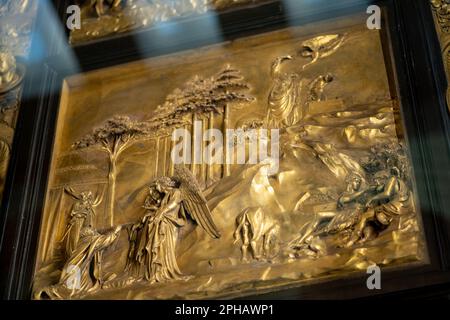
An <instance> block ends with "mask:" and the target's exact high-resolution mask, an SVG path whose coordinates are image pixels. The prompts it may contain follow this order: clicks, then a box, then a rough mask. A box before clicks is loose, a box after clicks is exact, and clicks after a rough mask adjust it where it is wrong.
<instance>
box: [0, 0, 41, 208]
mask: <svg viewBox="0 0 450 320" xmlns="http://www.w3.org/2000/svg"><path fill="white" fill-rule="evenodd" d="M36 7H37V2H36V1H32V0H14V1H13V0H7V1H2V2H1V3H0V202H1V199H2V196H3V189H4V184H5V179H6V174H7V170H8V165H9V159H10V153H11V144H12V140H13V136H14V130H15V127H16V120H17V114H18V111H19V106H20V99H21V91H22V82H23V78H24V76H25V67H24V64H23V63H21V62H19V61H20V58H25V57H27V56H28V51H29V47H30V42H31V41H30V38H31V36H30V35H31V28H32V24H33V20H34V16H35V15H36Z"/></svg>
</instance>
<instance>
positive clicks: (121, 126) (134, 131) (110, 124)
mask: <svg viewBox="0 0 450 320" xmlns="http://www.w3.org/2000/svg"><path fill="white" fill-rule="evenodd" d="M150 132H151V128H150V125H149V124H148V123H146V122H137V121H133V120H131V119H130V118H129V117H127V116H114V117H113V118H111V119H109V120H107V121H105V123H104V124H103V125H102V126H101V127H98V128H96V129H94V130H93V131H92V132H91V133H89V134H87V135H86V136H84V137H83V138H82V139H80V140H79V141H77V142H75V143H74V144H73V145H72V147H73V148H74V149H84V148H89V147H95V146H98V147H100V148H101V150H103V151H104V152H106V153H107V154H108V159H109V171H108V193H107V201H108V207H107V215H108V218H109V221H110V225H111V226H114V200H115V190H116V176H117V168H116V166H117V159H118V158H119V156H120V155H121V154H122V153H123V152H124V151H125V150H126V149H127V148H128V147H130V146H131V145H132V142H133V141H135V140H137V139H138V138H142V137H145V136H148V135H149V134H150Z"/></svg>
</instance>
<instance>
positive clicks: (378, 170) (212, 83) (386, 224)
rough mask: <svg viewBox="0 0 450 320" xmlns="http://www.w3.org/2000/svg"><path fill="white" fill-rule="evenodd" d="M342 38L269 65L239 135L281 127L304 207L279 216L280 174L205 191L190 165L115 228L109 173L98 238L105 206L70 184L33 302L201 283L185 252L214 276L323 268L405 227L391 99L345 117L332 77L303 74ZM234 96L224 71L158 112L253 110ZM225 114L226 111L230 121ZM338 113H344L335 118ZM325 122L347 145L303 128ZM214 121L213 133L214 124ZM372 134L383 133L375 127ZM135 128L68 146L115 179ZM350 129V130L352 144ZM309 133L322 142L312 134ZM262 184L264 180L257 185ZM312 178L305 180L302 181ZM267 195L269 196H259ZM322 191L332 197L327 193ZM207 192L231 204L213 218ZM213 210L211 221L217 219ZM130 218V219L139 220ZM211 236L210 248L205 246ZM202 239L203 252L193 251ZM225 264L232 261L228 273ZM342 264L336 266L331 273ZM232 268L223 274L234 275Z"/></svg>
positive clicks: (129, 125) (227, 178)
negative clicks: (60, 227)
mask: <svg viewBox="0 0 450 320" xmlns="http://www.w3.org/2000/svg"><path fill="white" fill-rule="evenodd" d="M346 40H347V34H345V35H343V34H342V35H341V34H331V35H324V36H318V37H315V38H312V39H309V40H306V41H303V42H302V43H301V45H302V46H301V49H300V51H299V52H300V54H299V55H300V57H301V58H300V59H302V60H303V62H304V63H303V64H302V65H301V68H300V69H301V70H300V71H298V70H297V69H295V70H294V69H293V68H291V69H290V71H289V72H283V70H284V69H285V65H284V63H285V62H286V61H292V60H294V59H295V58H294V57H293V55H292V56H291V55H285V56H281V57H278V58H275V59H274V61H273V63H272V64H271V69H270V71H271V72H270V74H271V77H272V86H271V89H270V90H269V92H268V93H267V100H266V103H267V105H266V106H267V108H266V113H265V114H263V113H260V116H261V117H260V118H258V119H252V120H251V121H250V122H246V123H244V125H242V126H241V127H240V128H243V130H246V128H247V129H252V128H261V127H268V128H278V129H281V130H280V131H282V133H281V141H285V142H283V143H280V149H281V150H280V151H281V154H280V158H281V159H280V162H284V164H285V165H286V166H287V168H285V169H283V170H285V172H284V173H283V174H285V176H288V174H291V175H292V173H294V174H295V175H296V179H297V180H291V181H292V183H297V184H296V185H292V186H291V185H287V184H285V185H283V187H282V191H283V192H292V193H295V192H300V191H297V188H301V190H303V191H301V192H302V194H299V195H297V196H299V197H300V200H299V201H298V202H297V204H296V205H295V207H294V208H293V209H292V210H291V209H289V210H288V209H286V208H287V207H293V206H291V203H288V201H287V200H286V198H285V199H284V200H282V201H281V202H283V203H282V204H281V203H280V202H279V201H278V199H277V195H275V193H276V192H275V191H274V189H273V187H272V185H271V184H270V182H269V180H270V179H272V181H273V180H277V179H279V177H276V176H277V174H274V175H269V173H268V171H267V170H263V168H264V167H266V166H267V165H270V164H265V163H260V164H256V165H250V164H247V165H246V166H245V168H247V169H245V168H244V169H242V170H244V171H245V170H248V171H247V172H245V173H244V174H240V173H236V172H233V173H232V174H226V175H223V176H222V177H221V180H220V181H218V182H217V183H214V184H212V185H209V186H208V185H206V184H204V185H203V187H204V188H203V189H202V187H201V185H202V184H201V183H200V182H201V181H199V180H198V177H196V175H195V172H194V173H193V172H192V171H193V170H192V168H191V170H189V169H187V168H186V167H185V166H184V165H174V167H173V170H167V172H170V173H167V172H165V173H163V174H161V175H153V177H154V178H153V180H152V181H151V182H150V183H149V184H148V185H147V186H146V187H145V192H146V198H145V200H144V203H143V205H142V208H143V211H144V212H143V214H142V216H141V217H140V218H139V219H138V221H132V222H130V223H127V224H124V225H118V226H115V227H114V225H115V223H114V215H113V214H114V212H115V209H114V208H115V206H114V200H115V189H114V186H115V176H112V175H111V172H110V174H109V177H113V179H110V181H109V188H108V191H107V197H106V198H107V201H108V203H107V206H106V212H105V215H107V216H108V217H109V218H110V219H108V220H109V221H110V226H111V228H110V229H108V230H98V229H97V228H95V226H94V223H93V221H94V219H93V217H94V216H95V208H96V207H97V206H98V205H99V204H100V203H102V201H103V195H101V196H97V197H95V196H94V195H93V193H92V192H89V191H85V192H81V193H80V194H77V193H76V192H75V191H74V190H72V189H71V188H69V187H67V188H66V189H65V192H66V193H67V194H69V195H71V196H72V197H73V198H74V199H75V203H74V204H73V206H72V209H71V212H70V218H69V223H68V226H67V228H66V232H65V233H64V237H63V239H62V240H63V243H64V248H65V250H64V252H65V258H64V261H63V262H62V263H61V265H63V267H62V272H61V275H60V277H59V281H58V283H57V284H55V285H50V286H46V287H44V288H43V289H41V288H37V291H36V297H37V298H52V299H64V298H82V297H85V296H87V295H90V294H93V293H94V292H95V291H97V290H99V289H102V288H103V289H108V288H118V287H120V288H122V287H126V286H130V285H133V284H136V283H147V284H149V285H154V284H160V283H165V282H168V281H180V283H182V281H183V280H185V281H186V280H189V279H192V278H193V277H197V276H199V275H200V276H201V275H203V273H202V272H203V271H204V270H203V271H199V273H198V274H197V273H196V274H194V273H195V272H193V271H188V272H187V273H185V272H183V268H180V265H181V266H182V267H183V265H182V264H180V262H181V263H183V262H184V260H186V259H187V258H186V255H184V258H183V259H184V260H181V258H180V256H183V253H185V252H188V254H189V259H191V254H192V256H193V257H194V256H195V257H194V258H193V261H192V264H193V265H194V264H195V265H196V267H197V266H200V265H201V263H203V262H205V261H207V262H208V266H209V267H211V268H212V269H214V266H219V267H223V266H224V265H226V267H225V271H227V270H228V271H230V270H231V269H232V268H233V267H236V265H237V266H241V267H243V268H244V266H247V267H251V266H254V265H259V266H261V265H262V266H266V265H270V266H275V265H279V266H281V265H283V266H284V265H286V264H289V263H290V262H292V261H297V262H298V261H304V260H303V259H320V258H321V257H324V256H327V255H328V254H329V253H330V252H334V253H336V252H338V251H339V250H341V251H339V252H344V251H347V252H350V251H352V250H354V249H355V248H358V247H361V246H364V245H365V244H367V243H368V242H370V241H372V240H375V239H377V238H381V237H382V236H383V235H384V234H387V233H388V230H391V231H392V230H399V229H400V227H399V226H395V225H394V224H396V223H400V222H399V220H401V219H402V215H403V214H408V213H415V209H414V203H413V202H414V201H413V196H412V184H411V178H410V177H411V175H410V172H409V171H410V166H409V162H408V157H407V151H406V149H405V147H404V146H403V144H402V143H401V142H400V139H398V138H397V137H395V136H394V134H391V132H389V131H388V130H389V128H391V127H392V125H393V124H394V120H393V118H394V116H393V114H392V113H393V112H394V111H393V107H392V101H389V102H388V103H387V104H383V105H381V107H380V105H377V104H376V103H367V105H365V106H364V108H365V109H364V108H361V106H357V107H358V109H357V111H354V109H355V108H354V109H351V108H350V107H349V106H347V107H346V109H344V110H345V111H348V110H351V111H348V112H341V111H342V110H343V109H342V108H341V106H344V102H343V99H334V100H333V101H327V97H326V95H325V91H326V90H325V89H326V86H327V85H328V84H329V83H331V82H333V81H334V80H335V77H334V75H333V74H331V73H324V74H321V75H318V76H317V75H316V76H314V75H313V76H312V77H311V73H307V74H303V73H302V72H303V71H305V70H307V69H308V68H310V67H311V66H313V65H314V64H316V63H317V62H318V61H320V60H321V59H323V58H326V57H329V56H331V55H333V54H335V53H336V52H337V51H338V50H339V48H341V47H342V46H343V44H344V42H345V41H346ZM305 61H306V62H305ZM294 62H295V61H294ZM308 71H309V70H308ZM308 76H309V78H308ZM229 87H230V88H231V87H232V88H240V89H245V92H246V91H248V90H250V86H249V85H248V84H247V83H244V82H243V81H242V77H241V75H240V72H238V71H237V70H234V69H231V68H229V67H228V68H226V69H225V70H224V71H222V72H221V73H219V74H218V75H217V76H216V77H213V78H211V80H208V81H203V80H201V79H196V80H195V81H194V82H193V85H190V86H187V88H188V89H186V90H177V95H171V98H168V99H167V101H166V103H165V105H164V106H165V107H166V108H165V109H167V110H168V111H170V112H172V113H170V112H169V113H168V114H181V115H182V116H185V115H191V113H192V115H195V114H196V112H197V111H198V110H202V109H201V108H204V107H205V106H207V107H208V108H210V109H206V110H207V111H208V114H213V112H214V110H213V109H215V108H218V107H223V109H224V110H225V109H227V108H229V106H230V105H231V104H232V103H252V102H253V101H254V100H255V99H253V98H250V96H248V95H247V94H246V93H245V94H244V93H240V91H239V92H238V91H233V92H231V91H229V90H228V89H226V88H229ZM192 88H194V89H196V90H193V89H192ZM205 88H206V89H208V90H206V89H205ZM224 88H225V89H224ZM203 91H205V92H206V93H207V94H203V93H202V92H203ZM178 97H180V99H179V98H178ZM230 97H232V98H233V99H231V98H230ZM211 101H212V102H211ZM194 107H196V108H197V107H199V108H197V109H196V108H194ZM211 108H212V109H211ZM165 109H164V110H165ZM363 109H364V110H363ZM157 110H159V111H161V110H163V108H159V109H157ZM353 111H354V112H353ZM174 112H175V113H174ZM159 113H160V115H159V118H155V120H154V121H153V122H155V123H157V124H158V126H155V125H154V124H153V122H152V123H151V124H152V125H153V126H149V128H150V127H151V128H153V129H155V128H156V129H157V130H161V128H162V124H164V123H166V122H167V121H166V122H165V120H164V119H166V118H164V117H166V116H167V115H166V113H167V112H166V113H163V112H159ZM197 113H198V112H197ZM227 113H228V112H226V111H223V114H224V115H223V118H224V119H225V120H226V121H225V122H226V123H228V118H227V117H226V116H225V115H226V114H227ZM339 113H341V115H339V116H338V114H339ZM218 114H220V112H218ZM387 114H389V115H387ZM314 117H316V118H314ZM346 117H347V118H346ZM193 118H195V117H193ZM170 119H171V120H173V119H172V118H170ZM243 119H246V118H245V117H244V118H243ZM317 119H319V120H317ZM329 119H331V120H332V121H338V122H339V123H340V124H341V125H340V126H334V124H335V122H332V121H330V123H331V125H329V127H327V129H328V131H327V132H328V133H327V135H328V136H326V138H330V139H334V138H335V137H338V138H337V139H340V140H338V141H344V142H338V143H341V146H333V145H332V142H328V141H327V142H326V143H325V141H323V140H324V139H323V137H322V136H320V131H313V130H309V129H308V128H306V127H308V124H310V123H314V124H315V125H316V127H318V125H317V123H319V122H320V121H322V122H323V123H326V121H328V120H329ZM308 121H309V122H308ZM168 123H169V124H171V123H172V122H168ZM210 123H211V127H212V124H213V121H210ZM344 124H345V125H344ZM377 125H379V126H380V127H379V128H382V129H378V127H376V128H374V127H375V126H377ZM142 127H143V126H142V125H140V124H139V123H137V122H136V123H134V122H133V121H131V120H130V119H129V118H128V117H126V118H124V117H122V118H120V117H119V118H117V117H116V118H114V119H113V120H109V121H108V122H107V125H106V126H104V127H101V128H97V129H96V130H94V133H93V134H91V135H89V136H87V138H84V139H82V140H80V141H79V142H77V143H75V147H76V148H85V147H89V146H91V145H92V146H95V145H100V146H103V150H106V151H108V153H109V155H110V157H109V158H110V159H114V161H112V160H111V163H110V171H112V172H113V173H114V172H115V170H111V168H115V167H116V163H115V161H116V160H117V158H118V155H119V154H120V152H122V150H125V148H127V147H128V146H129V145H131V143H132V142H133V141H135V140H134V139H135V138H136V137H139V136H141V135H144V134H147V132H144V131H142ZM169 127H170V126H168V128H169ZM309 127H311V126H309ZM330 128H331V129H330ZM348 128H350V129H352V131H351V132H352V134H350V135H349V134H348V132H347V131H349V130H347V129H348ZM156 129H155V130H156ZM155 130H154V131H155ZM357 130H360V131H359V132H363V131H364V130H366V131H367V130H372V131H370V132H372V133H373V132H375V134H372V135H371V136H370V137H369V138H367V137H366V136H364V134H360V136H361V137H362V138H361V139H364V138H367V139H366V140H365V141H367V142H368V143H369V145H365V144H360V145H358V144H357V143H355V139H356V138H355V136H356V135H357V134H359V133H358V132H357ZM376 130H380V132H381V133H382V134H380V135H379V137H381V140H380V141H378V140H377V137H378V136H377V135H376V134H377V133H376V132H377V131H376ZM316 132H319V134H317V135H315V134H316ZM355 132H357V133H355ZM386 132H388V133H387V134H385V133H386ZM386 137H387V138H386ZM342 145H344V147H342ZM338 148H339V149H338ZM290 154H291V155H290ZM111 155H113V156H111ZM289 157H291V158H289ZM305 159H310V160H308V161H309V163H310V164H309V165H311V166H312V167H307V164H306V162H308V161H305ZM291 160H292V161H291ZM282 165H283V163H282ZM248 168H250V169H248ZM311 168H313V170H310V169H311ZM316 168H322V169H323V170H324V171H327V172H326V173H325V174H324V176H326V179H327V180H326V182H325V184H324V181H323V179H322V181H320V182H319V181H318V180H320V179H321V178H319V177H316V176H314V174H315V173H314V172H315V170H314V169H316ZM239 170H241V169H239ZM239 170H237V171H239ZM311 171H314V172H311ZM172 172H173V175H172ZM256 172H257V173H256ZM286 172H288V174H286ZM258 175H259V178H256V177H257V176H258ZM319 175H320V174H319ZM248 177H252V179H253V180H251V179H250V180H251V181H250V180H249V179H248ZM305 177H306V178H305ZM246 179H247V180H246ZM257 179H259V180H257ZM308 179H309V180H308ZM280 180H282V179H280ZM307 180H308V181H310V182H305V181H307ZM344 180H345V182H344ZM244 181H245V182H244ZM249 181H250V182H249ZM298 181H300V182H298ZM311 181H312V182H311ZM330 181H333V182H334V183H336V185H334V186H326V183H333V182H330ZM221 183H223V185H224V187H223V188H221V187H220V185H221ZM245 183H248V184H249V185H250V186H247V185H245ZM244 185H245V186H244ZM255 186H256V187H255ZM247 187H248V189H245V188H247ZM252 188H253V189H252ZM345 188H346V190H345V191H343V190H344V189H345ZM225 189H226V190H225ZM236 190H238V191H236ZM254 190H256V191H255V193H256V194H257V195H256V196H254V197H253V198H252V197H251V196H248V195H245V193H246V192H247V193H248V194H251V193H252V192H253V191H254ZM264 190H266V191H267V193H266V194H262V192H263V191H264ZM323 190H328V191H330V190H331V191H332V192H331V193H330V194H326V191H323ZM136 192H137V191H136ZM233 192H235V193H234V194H233ZM314 192H316V193H317V194H313V193H314ZM258 193H261V194H258ZM211 194H214V196H215V197H216V198H220V201H224V200H226V201H228V202H229V203H228V205H227V207H226V209H223V208H222V209H220V208H219V209H218V210H216V208H217V207H218V205H217V203H219V202H217V201H216V202H215V201H212V200H211V199H214V196H211ZM246 197H247V198H246ZM264 198H267V199H264ZM291 199H292V197H291ZM308 199H309V200H308ZM259 200H261V201H259ZM265 200H267V201H266V202H264V201H265ZM271 200H273V203H274V205H272V206H271V205H268V204H267V203H269V202H270V201H271ZM139 201H140V202H141V201H142V199H141V200H139ZM226 201H224V202H226ZM308 201H309V202H308ZM263 203H265V204H263ZM211 209H212V210H211ZM221 210H222V211H221ZM211 211H213V212H214V219H213V215H212V213H211ZM221 214H222V215H223V216H221ZM133 217H134V218H133V219H135V217H136V216H135V215H134V216H133ZM299 217H300V218H302V219H303V220H301V222H299V221H300V220H296V219H298V218H299ZM305 217H306V218H305ZM283 220H284V222H283ZM287 225H289V226H287ZM217 226H220V227H221V230H219V228H218V227H217ZM195 227H200V228H198V229H199V230H198V231H199V233H201V234H200V236H199V235H197V234H196V237H195V240H194V241H193V242H195V243H194V244H193V245H191V246H190V247H189V249H188V250H185V251H184V252H183V253H181V254H180V252H179V250H178V249H180V247H183V245H184V243H183V241H184V239H185V238H186V237H185V236H186V234H189V232H192V230H194V228H195ZM123 231H126V233H127V234H126V236H127V241H126V245H125V246H121V247H120V248H119V249H120V250H115V249H114V250H110V251H113V252H117V251H122V252H123V253H125V251H126V262H125V261H123V262H124V267H123V270H121V271H120V272H116V271H115V273H112V272H105V270H104V263H103V261H104V259H103V255H104V253H105V251H106V250H107V249H108V248H111V247H114V246H115V243H117V242H118V241H119V237H120V236H121V234H124V232H123ZM124 235H125V234H124ZM218 238H220V239H219V240H217V242H215V243H214V244H213V243H211V242H208V241H211V240H210V239H218ZM122 239H123V237H122ZM191 240H192V239H191ZM214 241H216V240H214ZM388 241H389V239H388ZM197 242H198V243H200V245H198V246H197V247H195V245H196V244H197ZM205 244H206V245H205ZM216 244H217V249H216V248H215V249H213V250H212V251H214V252H213V253H214V254H215V256H214V257H210V256H209V254H208V253H204V254H203V253H199V251H203V250H204V251H207V250H209V249H210V247H213V246H214V245H216ZM193 247H194V248H193ZM192 248H193V249H192ZM219 251H220V253H218V254H217V252H219ZM124 256H125V255H124ZM116 257H117V255H116ZM230 261H231V262H230ZM228 262H230V264H228V265H227V263H228ZM189 263H191V261H189ZM230 266H231V267H230ZM340 267H341V266H336V269H339V268H340ZM199 268H200V267H199ZM226 268H228V269H226ZM116 269H117V268H116ZM280 269H281V268H280ZM208 270H211V269H208ZM233 270H234V271H233ZM233 270H231V271H230V274H231V273H233V272H235V270H236V269H233ZM213 271H214V270H213ZM224 273H226V272H224ZM252 279H253V278H252ZM261 279H262V278H261V277H260V278H256V280H261ZM252 281H254V280H252ZM208 283H209V281H208ZM186 290H188V289H186ZM189 290H190V289H189ZM182 294H183V293H181V295H182Z"/></svg>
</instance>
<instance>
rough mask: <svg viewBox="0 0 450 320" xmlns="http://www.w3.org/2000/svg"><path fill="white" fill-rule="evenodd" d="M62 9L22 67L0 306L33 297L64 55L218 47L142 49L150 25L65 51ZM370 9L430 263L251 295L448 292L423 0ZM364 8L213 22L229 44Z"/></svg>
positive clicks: (432, 52)
mask: <svg viewBox="0 0 450 320" xmlns="http://www.w3.org/2000/svg"><path fill="white" fill-rule="evenodd" d="M70 2H71V1H68V0H65V1H61V0H55V1H53V7H50V8H52V10H53V9H54V10H55V11H56V13H57V14H58V16H59V19H60V20H59V24H60V25H59V29H60V30H55V26H52V25H49V24H48V23H49V21H51V19H50V17H49V13H48V10H46V6H45V4H46V3H47V1H42V2H41V1H40V8H39V11H38V19H37V22H36V25H35V34H36V36H35V37H33V42H32V48H37V47H38V46H39V47H41V48H42V47H43V48H44V50H43V52H42V50H41V53H42V54H41V56H40V57H34V59H30V61H29V63H28V66H27V74H26V79H25V83H24V94H23V101H22V105H21V109H20V113H19V117H18V123H17V128H16V133H15V137H14V142H13V148H12V157H11V162H10V167H9V171H8V177H7V182H6V187H5V192H4V195H3V203H2V207H1V212H0V235H1V238H0V290H1V295H2V297H3V298H4V299H29V298H30V297H31V286H32V279H33V271H34V265H35V258H36V253H37V247H38V245H37V244H38V243H37V241H38V234H39V229H40V222H41V215H42V213H43V207H44V201H45V195H46V188H47V182H48V176H49V169H50V159H51V154H52V147H53V142H54V134H55V125H56V119H57V113H58V107H59V98H60V91H61V85H62V80H63V79H64V78H65V77H66V76H68V75H70V74H72V73H73V72H74V70H73V69H72V70H71V69H70V68H68V67H67V65H66V64H65V57H67V55H68V54H74V55H75V57H76V59H77V61H78V62H79V64H80V68H81V71H82V72H84V71H89V70H93V69H99V68H103V67H108V66H112V65H116V64H121V63H125V62H129V61H135V60H138V59H141V58H145V57H150V56H158V55H162V54H166V53H170V52H176V51H179V50H184V49H189V48H196V47H201V46H203V45H207V44H211V43H214V41H216V40H215V38H214V35H212V34H208V32H207V31H206V32H203V33H201V34H190V35H189V37H186V36H185V35H183V34H181V33H179V34H175V35H174V36H173V37H172V38H170V39H166V40H165V41H164V42H163V43H151V42H149V43H147V45H146V47H142V46H139V47H138V46H137V44H136V43H135V41H134V34H136V33H145V34H146V36H147V37H150V38H151V37H155V33H154V32H155V31H154V30H155V28H150V29H148V30H142V31H135V32H134V33H131V34H123V35H118V36H116V37H112V38H109V39H106V40H99V41H95V42H92V43H88V44H85V45H80V46H75V47H73V48H71V47H70V46H68V45H67V36H68V33H67V31H66V33H65V37H64V39H63V41H62V43H61V41H57V40H58V36H57V35H58V32H61V30H66V28H65V27H64V25H65V23H64V21H65V18H66V14H65V8H66V7H67V6H68V5H69V4H70ZM373 2H374V3H376V4H378V3H379V4H380V5H383V6H384V7H385V8H386V10H385V12H384V18H385V19H387V20H388V22H389V23H388V24H387V25H388V26H389V33H390V36H391V43H392V50H393V54H394V60H395V70H396V73H397V78H398V83H399V92H400V96H401V102H402V106H403V117H404V121H405V126H406V130H407V134H408V137H409V147H410V151H411V157H412V161H413V166H414V170H415V179H416V183H417V188H418V190H417V191H418V196H419V201H420V205H421V212H422V215H423V222H424V228H425V233H426V237H427V244H428V250H429V256H430V263H429V264H427V265H421V266H411V267H409V268H402V269H392V270H386V271H385V272H383V274H382V284H383V285H382V290H379V291H377V290H375V291H369V290H368V289H367V288H366V287H365V281H366V278H367V275H366V274H365V273H363V272H361V273H356V274H355V275H354V276H352V277H348V278H340V279H336V280H330V281H328V282H326V283H317V284H311V285H306V286H303V287H299V288H294V289H288V290H282V291H277V292H271V293H266V294H261V295H258V296H253V298H261V299H266V298H270V299H280V298H295V299H298V298H357V297H372V296H374V295H376V296H379V297H391V296H399V297H429V296H435V295H445V294H449V293H450V270H449V267H450V200H449V199H450V193H449V186H450V178H449V173H450V141H449V132H450V131H449V128H450V125H449V124H450V122H449V115H448V111H447V106H446V99H445V92H446V89H447V83H446V77H445V72H444V66H443V63H442V59H441V53H440V47H439V43H438V39H437V35H436V32H435V29H434V24H433V20H432V15H431V10H430V5H429V1H428V0H386V1H373ZM367 5H368V4H367V1H362V0H340V1H317V2H316V4H315V5H314V6H312V7H310V8H309V9H308V10H305V11H301V12H285V9H284V7H283V5H282V3H281V2H279V1H273V2H271V3H267V4H263V5H260V6H255V7H251V8H244V9H239V10H237V11H232V12H225V13H222V14H220V15H219V19H220V23H221V27H222V31H223V35H224V37H225V38H226V39H234V38H237V37H241V36H244V35H249V34H253V33H258V32H262V31H268V30H272V29H277V28H280V27H283V26H287V18H288V16H291V17H293V18H295V19H297V20H298V21H300V22H301V23H306V22H310V21H314V20H317V19H323V18H324V17H333V16H338V15H340V14H341V13H344V12H348V11H352V10H358V11H359V12H365V10H366V8H367ZM47 9H48V7H47ZM201 19H202V16H199V17H196V18H191V19H186V20H180V21H179V23H181V24H182V25H183V24H185V25H186V26H189V27H195V26H196V24H198V23H200V22H201ZM56 26H58V25H56ZM56 29H57V28H56ZM181 29H183V28H181ZM78 72H79V71H78Z"/></svg>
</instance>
